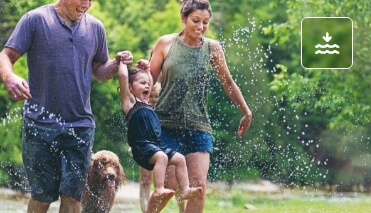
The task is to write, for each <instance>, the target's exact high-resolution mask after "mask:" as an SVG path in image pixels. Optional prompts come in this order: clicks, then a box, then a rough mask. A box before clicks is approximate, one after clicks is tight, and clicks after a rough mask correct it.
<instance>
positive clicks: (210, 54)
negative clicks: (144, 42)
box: [149, 0, 252, 213]
mask: <svg viewBox="0 0 371 213" xmlns="http://www.w3.org/2000/svg"><path fill="white" fill-rule="evenodd" d="M211 15H212V11H211V6H210V3H209V2H208V1H207V0H185V1H183V6H182V9H181V20H182V22H183V24H184V29H183V30H182V31H181V32H180V33H175V34H169V35H164V36H162V37H160V38H159V39H158V41H157V42H156V44H155V46H154V48H153V55H152V58H151V61H150V69H151V73H152V76H153V78H154V79H153V80H154V82H156V80H157V77H158V76H159V75H160V73H161V74H162V77H161V85H162V90H161V93H160V97H159V99H158V102H157V104H156V108H155V110H156V112H157V114H158V116H159V118H160V122H161V128H162V138H161V139H162V141H163V142H164V143H165V144H166V145H167V146H168V147H169V148H171V149H174V150H176V151H178V152H180V153H182V154H183V155H185V157H186V161H187V166H188V174H189V180H190V184H191V187H203V188H204V191H205V188H206V181H207V173H208V170H209V163H210V153H211V152H212V136H211V134H212V129H211V125H210V120H209V117H208V113H207V92H208V83H209V80H210V76H211V72H210V71H209V65H210V64H211V66H212V68H213V70H214V71H215V73H216V75H217V76H218V78H219V79H220V82H221V85H222V86H223V88H224V90H225V92H226V93H227V95H228V96H229V97H230V99H231V100H232V101H233V102H234V103H235V104H236V105H237V106H238V107H239V109H240V110H241V111H242V112H243V114H244V115H243V117H242V119H241V121H240V124H239V127H238V132H237V133H238V135H239V136H242V135H243V134H244V133H245V132H246V130H247V129H248V128H249V127H250V123H251V119H252V114H251V111H250V109H249V107H248V106H247V104H246V102H245V100H244V98H243V96H242V93H241V92H240V89H239V87H238V86H237V85H236V83H235V82H234V80H233V79H232V76H231V75H230V72H229V69H228V67H227V64H226V60H225V56H224V53H223V49H222V47H221V45H220V44H219V43H218V42H217V41H215V40H212V39H209V38H206V37H204V33H205V32H206V30H207V29H208V26H209V22H210V18H211ZM168 175H169V176H168V180H167V186H166V187H167V188H170V189H176V187H177V183H176V179H175V176H174V168H171V167H169V169H168ZM204 194H205V193H204ZM204 204H205V196H202V197H199V198H193V199H190V200H189V201H188V202H187V205H186V209H185V212H190V213H197V212H203V209H204ZM149 208H150V207H149Z"/></svg>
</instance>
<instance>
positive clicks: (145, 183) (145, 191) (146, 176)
mask: <svg viewBox="0 0 371 213" xmlns="http://www.w3.org/2000/svg"><path fill="white" fill-rule="evenodd" d="M139 173H140V181H139V183H140V185H139V200H140V208H141V209H142V212H146V211H147V206H148V202H149V198H150V196H151V184H152V171H149V170H147V169H144V168H142V167H139Z"/></svg>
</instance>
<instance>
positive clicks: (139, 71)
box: [129, 67, 147, 84]
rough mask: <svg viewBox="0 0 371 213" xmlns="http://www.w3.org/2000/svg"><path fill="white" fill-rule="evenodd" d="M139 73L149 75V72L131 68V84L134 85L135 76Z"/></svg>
mask: <svg viewBox="0 0 371 213" xmlns="http://www.w3.org/2000/svg"><path fill="white" fill-rule="evenodd" d="M139 73H147V71H145V70H142V69H139V68H138V67H133V68H129V84H132V83H133V81H134V78H135V76H137V75H138V74H139Z"/></svg>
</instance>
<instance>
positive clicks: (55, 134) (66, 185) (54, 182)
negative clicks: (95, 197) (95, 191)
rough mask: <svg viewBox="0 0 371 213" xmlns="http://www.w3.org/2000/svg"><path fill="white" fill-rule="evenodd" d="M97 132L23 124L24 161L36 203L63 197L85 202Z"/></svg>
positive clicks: (26, 122)
mask: <svg viewBox="0 0 371 213" xmlns="http://www.w3.org/2000/svg"><path fill="white" fill-rule="evenodd" d="M94 132H95V129H94V128H90V127H74V128H48V127H45V126H40V125H37V124H35V123H33V122H30V121H24V122H23V128H22V142H23V144H22V157H23V165H24V167H25V170H26V174H27V178H28V181H29V184H30V187H31V195H32V198H33V199H34V200H37V201H40V202H47V203H51V202H54V201H56V200H58V198H59V196H60V195H61V194H63V195H67V196H70V197H73V198H74V199H76V200H78V201H81V196H82V192H83V190H84V186H85V182H86V177H87V173H88V169H89V166H90V161H91V153H92V147H93V143H94Z"/></svg>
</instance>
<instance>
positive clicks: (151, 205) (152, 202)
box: [147, 189, 175, 213]
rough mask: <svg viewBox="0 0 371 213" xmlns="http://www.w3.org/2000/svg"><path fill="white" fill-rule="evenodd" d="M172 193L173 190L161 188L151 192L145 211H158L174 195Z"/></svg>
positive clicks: (156, 212) (153, 212)
mask: <svg viewBox="0 0 371 213" xmlns="http://www.w3.org/2000/svg"><path fill="white" fill-rule="evenodd" d="M174 194H175V191H173V190H171V189H163V190H157V191H155V192H153V193H152V196H151V198H150V199H149V202H148V207H147V213H158V212H160V211H161V210H162V209H163V208H164V207H165V206H166V204H167V203H168V202H169V200H170V199H171V198H172V197H173V196H174Z"/></svg>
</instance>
